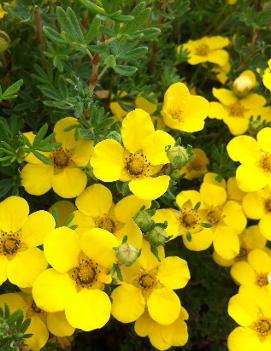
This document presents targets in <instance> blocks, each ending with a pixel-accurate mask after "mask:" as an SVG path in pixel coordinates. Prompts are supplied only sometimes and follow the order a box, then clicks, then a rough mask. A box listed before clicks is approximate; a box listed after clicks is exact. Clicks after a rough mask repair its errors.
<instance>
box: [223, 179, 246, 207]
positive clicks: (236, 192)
mask: <svg viewBox="0 0 271 351" xmlns="http://www.w3.org/2000/svg"><path fill="white" fill-rule="evenodd" d="M227 194H228V200H235V201H237V202H242V200H243V197H244V196H245V194H246V193H245V192H244V191H242V190H241V189H240V188H239V186H238V184H237V180H236V178H235V177H230V178H229V179H228V180H227Z"/></svg>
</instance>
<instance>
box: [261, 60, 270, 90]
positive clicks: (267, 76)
mask: <svg viewBox="0 0 271 351" xmlns="http://www.w3.org/2000/svg"><path fill="white" fill-rule="evenodd" d="M263 84H264V86H265V87H266V88H267V89H269V90H270V91H271V59H270V60H268V68H266V70H265V71H264V74H263Z"/></svg>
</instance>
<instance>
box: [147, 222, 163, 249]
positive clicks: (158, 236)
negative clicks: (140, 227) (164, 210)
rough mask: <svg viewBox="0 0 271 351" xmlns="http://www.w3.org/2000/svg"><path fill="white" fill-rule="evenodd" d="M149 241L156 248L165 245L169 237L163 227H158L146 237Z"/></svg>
mask: <svg viewBox="0 0 271 351" xmlns="http://www.w3.org/2000/svg"><path fill="white" fill-rule="evenodd" d="M146 238H147V239H148V241H149V242H150V243H151V244H153V245H154V246H160V245H164V244H165V243H166V242H167V240H168V236H167V234H166V232H165V231H164V226H163V225H156V226H155V227H154V228H153V229H152V230H151V231H150V232H149V233H148V234H147V236H146Z"/></svg>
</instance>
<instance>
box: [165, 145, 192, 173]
mask: <svg viewBox="0 0 271 351" xmlns="http://www.w3.org/2000/svg"><path fill="white" fill-rule="evenodd" d="M167 156H168V159H169V161H170V163H171V164H172V166H173V168H181V167H183V166H185V165H186V164H187V163H188V162H189V161H190V154H189V152H188V150H187V149H186V148H185V147H184V146H181V145H177V146H173V147H172V148H170V149H169V150H168V151H167Z"/></svg>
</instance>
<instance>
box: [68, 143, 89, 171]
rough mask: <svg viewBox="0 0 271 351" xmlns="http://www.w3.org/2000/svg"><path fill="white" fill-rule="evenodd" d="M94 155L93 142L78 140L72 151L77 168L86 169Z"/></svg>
mask: <svg viewBox="0 0 271 351" xmlns="http://www.w3.org/2000/svg"><path fill="white" fill-rule="evenodd" d="M92 153H93V145H92V141H89V140H77V141H76V144H75V147H74V149H73V150H72V154H71V159H72V161H73V162H74V163H75V164H76V166H77V167H85V166H87V164H88V163H89V161H90V158H91V156H92Z"/></svg>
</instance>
